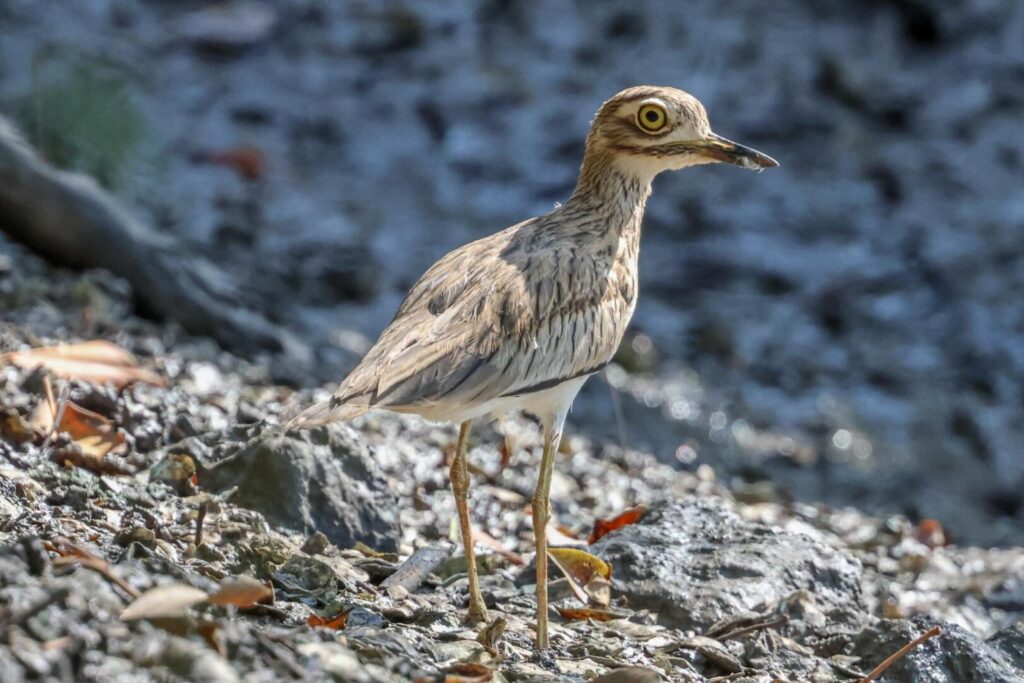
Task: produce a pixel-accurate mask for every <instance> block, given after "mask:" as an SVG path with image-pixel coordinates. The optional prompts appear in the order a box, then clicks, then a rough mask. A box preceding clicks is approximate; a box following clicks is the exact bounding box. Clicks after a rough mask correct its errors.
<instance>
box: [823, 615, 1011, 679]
mask: <svg viewBox="0 0 1024 683" xmlns="http://www.w3.org/2000/svg"><path fill="white" fill-rule="evenodd" d="M935 625H936V622H935V620H933V619H930V618H928V617H925V616H918V617H915V618H914V619H910V620H906V619H882V620H879V621H878V622H877V623H875V624H873V625H871V626H869V627H868V628H865V629H864V630H863V631H861V632H860V633H859V634H857V636H855V637H854V638H852V639H851V641H852V643H851V644H852V647H848V648H847V650H848V651H847V652H844V654H854V655H858V656H860V657H861V664H860V668H861V669H864V670H865V671H868V670H870V669H871V668H872V667H874V666H876V665H878V663H879V662H881V661H882V660H883V659H885V658H886V657H888V656H889V655H890V654H892V653H893V652H895V651H896V650H898V649H899V648H901V647H903V646H904V645H906V644H907V643H909V642H910V641H912V640H913V639H915V638H917V637H918V636H920V635H921V634H922V633H924V632H925V631H927V630H928V629H930V628H931V627H932V626H935ZM938 625H939V626H941V627H942V633H941V634H939V635H938V636H936V637H934V638H932V639H930V640H928V641H927V642H924V643H922V644H921V645H918V646H917V647H915V648H914V649H913V650H911V651H910V652H908V653H907V654H906V656H904V657H903V658H901V659H900V660H899V661H897V662H896V663H894V664H893V665H892V667H891V668H890V669H889V670H888V671H887V672H886V674H885V680H892V681H900V682H901V683H932V682H933V681H986V683H1012V682H1015V681H1021V680H1024V666H1022V665H1024V659H1022V658H1021V653H1022V652H1024V629H1022V628H1021V627H1020V626H1019V625H1018V626H1014V627H1010V628H1007V629H1004V630H1003V631H1000V632H998V633H996V634H995V635H994V636H993V637H991V638H990V639H988V640H982V639H981V638H979V637H978V636H976V635H973V634H971V633H970V632H968V631H966V630H964V629H963V628H962V627H960V626H958V625H956V624H950V623H939V624H938ZM819 654H821V653H819Z"/></svg>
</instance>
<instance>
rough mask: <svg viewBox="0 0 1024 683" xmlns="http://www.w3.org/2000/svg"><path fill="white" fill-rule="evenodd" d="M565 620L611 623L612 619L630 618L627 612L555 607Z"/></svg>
mask: <svg viewBox="0 0 1024 683" xmlns="http://www.w3.org/2000/svg"><path fill="white" fill-rule="evenodd" d="M555 609H557V610H558V613H559V614H561V615H562V618H563V619H568V620H569V621H583V620H584V619H593V620H594V621H611V620H612V619H623V618H625V617H628V616H629V613H627V612H617V611H614V610H610V609H596V608H593V607H557V606H556V607H555Z"/></svg>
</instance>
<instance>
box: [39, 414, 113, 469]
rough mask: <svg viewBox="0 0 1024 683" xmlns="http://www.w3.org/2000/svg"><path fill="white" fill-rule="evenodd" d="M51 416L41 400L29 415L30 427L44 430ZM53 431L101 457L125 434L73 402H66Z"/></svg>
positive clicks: (50, 426)
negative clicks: (62, 433)
mask: <svg viewBox="0 0 1024 683" xmlns="http://www.w3.org/2000/svg"><path fill="white" fill-rule="evenodd" d="M58 412H59V411H58ZM54 417H55V416H54V414H53V412H52V411H51V409H50V406H49V405H48V404H47V402H46V401H40V403H39V406H38V407H37V408H36V412H35V414H34V415H33V416H32V426H34V427H37V428H38V429H40V430H42V431H43V432H44V433H47V432H49V431H50V430H51V428H52V427H53V420H54ZM56 431H59V432H65V433H66V434H67V435H68V436H70V437H71V439H72V440H73V441H74V442H75V443H77V444H78V446H79V447H80V448H81V449H82V450H83V451H84V452H86V453H88V454H90V455H97V456H100V457H102V456H104V455H106V454H107V453H110V452H111V451H112V450H114V449H115V448H117V447H118V446H120V445H122V444H123V443H124V434H121V433H119V432H118V431H117V427H115V426H114V423H113V422H111V421H110V420H108V419H107V418H105V417H103V416H102V415H100V414H99V413H94V412H92V411H91V410H87V409H85V408H83V407H82V406H80V405H78V404H77V403H74V402H73V401H67V402H66V403H65V406H64V412H63V414H62V415H61V420H60V424H59V425H57V429H56Z"/></svg>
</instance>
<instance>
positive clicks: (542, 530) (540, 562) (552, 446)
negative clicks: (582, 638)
mask: <svg viewBox="0 0 1024 683" xmlns="http://www.w3.org/2000/svg"><path fill="white" fill-rule="evenodd" d="M561 436H562V435H561V429H557V430H556V428H555V427H554V426H553V425H545V427H544V455H543V457H542V458H541V463H540V474H539V475H538V476H537V489H536V491H534V493H533V535H534V538H536V543H537V562H536V563H537V649H538V650H544V649H547V647H548V534H547V526H548V519H549V518H550V517H551V500H550V493H551V470H552V468H553V467H554V464H555V452H556V451H557V450H558V441H559V439H560V438H561Z"/></svg>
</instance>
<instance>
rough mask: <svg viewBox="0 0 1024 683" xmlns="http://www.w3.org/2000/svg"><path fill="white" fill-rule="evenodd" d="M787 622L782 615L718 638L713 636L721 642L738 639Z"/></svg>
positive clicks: (785, 617) (787, 618) (786, 618)
mask: <svg viewBox="0 0 1024 683" xmlns="http://www.w3.org/2000/svg"><path fill="white" fill-rule="evenodd" d="M787 621H789V617H787V616H786V615H785V614H782V615H779V616H777V617H773V618H771V619H768V620H766V621H759V622H757V623H756V624H751V625H750V626H744V627H743V628H738V629H736V630H735V631H729V632H728V633H723V634H722V635H720V636H715V640H717V641H719V642H721V641H723V640H731V639H733V638H739V637H740V636H745V635H747V634H748V633H753V632H754V631H760V630H762V629H766V628H774V627H776V626H781V625H782V624H785V623H786V622H787Z"/></svg>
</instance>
